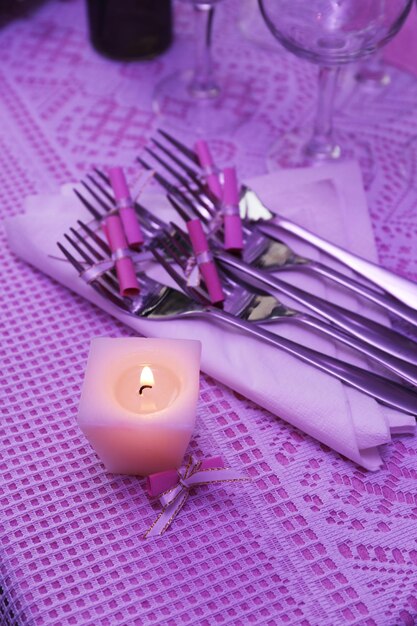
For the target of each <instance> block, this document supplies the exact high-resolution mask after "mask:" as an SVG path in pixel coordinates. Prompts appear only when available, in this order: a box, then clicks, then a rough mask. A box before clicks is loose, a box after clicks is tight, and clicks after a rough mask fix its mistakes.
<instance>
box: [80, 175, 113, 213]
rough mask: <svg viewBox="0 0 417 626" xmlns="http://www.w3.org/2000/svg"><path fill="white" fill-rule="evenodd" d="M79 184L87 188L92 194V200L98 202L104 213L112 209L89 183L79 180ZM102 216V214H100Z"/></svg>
mask: <svg viewBox="0 0 417 626" xmlns="http://www.w3.org/2000/svg"><path fill="white" fill-rule="evenodd" d="M81 184H82V186H83V187H85V189H87V191H88V192H89V193H90V194H91V195H92V196H93V198H94V200H96V201H97V202H98V204H99V205H100V206H101V207H102V208H103V209H104V211H105V212H106V213H108V212H109V211H111V210H112V209H113V206H112V205H110V206H109V205H108V204H107V203H106V202H105V201H104V200H103V198H102V197H101V196H99V195H98V193H97V192H96V191H95V190H94V189H92V187H91V185H88V184H87V183H86V182H85V180H82V181H81ZM101 217H103V216H101Z"/></svg>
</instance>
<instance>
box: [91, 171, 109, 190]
mask: <svg viewBox="0 0 417 626" xmlns="http://www.w3.org/2000/svg"><path fill="white" fill-rule="evenodd" d="M93 170H94V171H95V173H96V174H97V176H100V178H101V180H102V181H103V182H104V183H107V185H109V186H110V178H109V177H108V176H107V174H105V173H104V172H103V171H102V170H99V169H98V167H93Z"/></svg>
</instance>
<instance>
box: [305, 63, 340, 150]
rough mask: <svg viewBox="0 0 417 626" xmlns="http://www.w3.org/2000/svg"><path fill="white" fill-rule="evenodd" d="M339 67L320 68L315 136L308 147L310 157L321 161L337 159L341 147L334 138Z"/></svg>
mask: <svg viewBox="0 0 417 626" xmlns="http://www.w3.org/2000/svg"><path fill="white" fill-rule="evenodd" d="M339 69H340V68H339V67H324V66H320V68H319V79H318V83H319V84H318V89H319V91H318V100H317V111H316V119H315V122H314V130H313V136H312V138H311V139H310V141H309V142H308V144H307V146H306V153H307V155H308V156H310V157H313V158H316V159H320V158H324V159H329V158H330V159H331V158H333V159H337V158H339V157H340V147H339V146H337V145H336V144H335V141H334V137H333V103H334V97H335V93H336V86H337V80H338V77H339Z"/></svg>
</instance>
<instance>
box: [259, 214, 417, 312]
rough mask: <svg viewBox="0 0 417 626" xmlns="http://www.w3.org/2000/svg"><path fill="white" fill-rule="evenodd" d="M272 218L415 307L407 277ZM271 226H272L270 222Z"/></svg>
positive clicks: (416, 294) (416, 289) (416, 292)
mask: <svg viewBox="0 0 417 626" xmlns="http://www.w3.org/2000/svg"><path fill="white" fill-rule="evenodd" d="M273 219H274V222H275V228H276V229H278V226H279V227H280V228H282V229H283V230H286V231H287V232H289V233H292V234H294V235H296V236H297V237H300V239H304V240H305V241H308V242H309V243H311V244H312V245H313V246H315V247H316V248H318V249H319V250H322V251H323V252H326V253H327V254H329V255H330V256H332V257H333V258H335V259H337V260H338V261H340V262H341V263H343V264H344V265H346V266H347V267H349V268H350V269H352V270H354V271H355V272H357V273H358V274H360V275H361V276H364V277H365V278H367V279H368V280H370V281H371V282H372V283H374V284H375V285H377V286H378V287H380V288H381V289H383V290H384V291H387V292H388V293H390V294H391V295H393V296H394V297H395V298H398V300H401V302H404V303H405V304H408V306H410V307H412V308H413V309H416V308H417V283H414V282H412V281H411V280H408V279H407V278H403V277H402V276H398V275H397V274H394V273H393V272H390V271H389V270H387V269H385V268H383V267H380V266H379V265H376V263H372V262H371V261H367V260H366V259H363V258H362V257H360V256H358V255H356V254H353V252H348V250H345V249H344V248H341V247H340V246H336V245H335V244H333V243H331V242H330V241H327V240H326V239H323V238H322V237H319V236H318V235H315V234H314V233H312V232H310V231H309V230H307V229H306V228H303V227H302V226H299V225H298V224H295V223H294V222H291V220H288V219H285V218H283V217H281V216H278V215H276V216H275V217H274V218H273ZM271 226H272V227H273V225H272V224H271Z"/></svg>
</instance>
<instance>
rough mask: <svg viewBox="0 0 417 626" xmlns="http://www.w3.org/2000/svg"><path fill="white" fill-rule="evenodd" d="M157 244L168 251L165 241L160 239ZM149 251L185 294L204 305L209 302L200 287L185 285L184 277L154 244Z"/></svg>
mask: <svg viewBox="0 0 417 626" xmlns="http://www.w3.org/2000/svg"><path fill="white" fill-rule="evenodd" d="M155 243H156V242H155ZM159 244H160V245H161V247H162V248H163V249H164V250H165V253H167V254H169V253H170V250H168V249H167V247H166V242H164V241H162V242H159ZM151 252H152V254H153V256H154V257H155V259H156V260H157V261H158V263H159V264H160V265H161V266H162V267H163V268H164V269H165V271H166V272H167V274H169V275H170V276H171V278H172V279H173V280H174V281H175V282H176V283H177V285H178V286H179V287H180V288H181V289H182V290H183V291H184V293H185V294H187V295H188V296H190V297H191V298H192V299H193V300H195V301H197V302H199V303H200V304H202V305H204V306H206V305H208V304H210V302H209V299H208V297H207V296H206V295H205V294H204V293H203V292H202V291H201V290H200V289H194V288H193V287H189V285H187V282H186V280H185V278H184V277H183V276H181V275H180V274H179V272H177V271H176V270H175V269H174V267H173V266H172V263H170V262H169V261H168V260H167V259H165V258H164V257H163V256H162V254H160V253H159V251H158V250H157V249H156V247H155V245H154V246H151Z"/></svg>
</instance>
